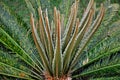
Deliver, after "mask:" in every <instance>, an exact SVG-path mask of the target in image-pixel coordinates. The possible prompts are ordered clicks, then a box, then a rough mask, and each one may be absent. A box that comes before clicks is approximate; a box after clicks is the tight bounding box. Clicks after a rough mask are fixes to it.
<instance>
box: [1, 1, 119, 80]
mask: <svg viewBox="0 0 120 80" xmlns="http://www.w3.org/2000/svg"><path fill="white" fill-rule="evenodd" d="M25 1H26V3H27V6H28V8H29V9H30V10H31V14H30V28H29V27H26V25H24V22H23V21H22V20H19V19H18V18H17V16H14V15H13V13H12V12H11V11H10V10H9V9H8V7H7V6H6V5H5V4H4V3H3V2H0V22H1V23H0V24H1V25H0V44H2V45H3V46H4V48H5V49H7V51H5V50H4V49H1V50H0V74H1V75H2V76H3V78H4V79H7V78H10V79H12V80H14V79H17V78H19V79H20V80H74V79H75V80H88V79H92V78H96V75H98V74H100V75H101V76H102V77H103V76H106V74H107V73H106V72H107V71H108V73H109V74H108V75H115V74H117V73H119V72H116V71H113V73H114V74H110V71H111V69H112V68H113V69H114V70H119V69H120V68H119V67H120V65H119V64H112V63H111V64H112V65H108V66H106V64H104V63H103V59H105V61H110V60H111V59H112V58H113V57H109V58H108V54H111V55H112V53H114V52H117V51H119V50H120V47H119V46H120V45H119V44H118V43H119V42H117V41H118V39H116V40H115V39H114V41H116V44H118V46H117V45H116V47H114V48H113V49H111V48H110V49H111V50H110V51H108V52H107V51H106V50H107V49H104V48H101V47H99V46H103V45H104V44H103V42H104V43H107V41H108V39H109V41H112V38H110V37H107V38H105V39H103V40H101V41H100V42H98V44H95V46H94V47H93V49H91V50H87V51H88V53H89V54H94V56H92V57H93V59H89V58H88V57H87V58H86V59H85V60H83V59H82V58H84V55H83V54H84V53H85V51H84V50H85V49H86V46H87V45H88V43H89V42H90V40H91V38H92V37H93V35H94V34H95V32H96V31H97V30H98V28H99V26H100V24H101V22H102V19H103V16H104V13H105V8H104V6H103V4H101V7H100V9H99V10H97V12H96V9H95V5H94V0H90V1H89V3H88V6H87V7H86V9H85V10H84V13H83V17H82V18H81V19H79V18H78V16H77V13H79V11H78V8H79V5H78V4H79V0H76V1H75V2H74V3H73V5H72V6H71V8H70V13H69V15H68V19H67V20H66V21H65V17H64V15H63V14H61V13H60V11H59V10H57V8H56V7H55V8H54V12H53V13H54V14H53V16H52V17H53V18H52V19H53V20H52V19H50V20H49V18H48V16H50V15H48V12H47V9H46V10H45V12H44V13H43V11H42V9H41V7H38V9H37V13H36V11H35V9H34V8H33V7H32V4H31V3H30V1H29V0H25ZM35 13H36V14H38V15H37V16H35ZM116 30H117V29H116ZM116 34H118V33H116ZM116 34H112V35H111V36H114V37H115V36H116ZM117 36H118V35H117ZM108 43H109V42H108ZM111 44H112V43H111ZM105 46H106V45H105ZM96 48H97V49H98V50H100V51H101V52H99V53H100V54H101V55H100V54H97V51H96ZM102 50H103V51H102ZM108 50H109V49H108ZM95 53H96V54H95ZM102 53H104V54H102ZM96 55H97V56H96ZM117 55H118V56H119V54H117ZM81 57H82V58H81ZM90 57H91V56H90ZM116 57H117V56H116ZM106 59H109V60H106ZM89 60H90V61H89ZM115 62H120V60H119V58H116V61H115ZM106 63H107V62H106ZM100 67H101V68H100ZM97 68H98V69H97ZM94 69H95V70H94ZM91 70H92V71H91ZM102 73H105V74H102ZM119 74H120V73H119ZM100 75H98V77H101V76H100ZM4 76H6V77H7V78H5V77H4Z"/></svg>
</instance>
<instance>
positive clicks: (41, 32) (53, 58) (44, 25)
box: [31, 0, 105, 80]
mask: <svg viewBox="0 0 120 80" xmlns="http://www.w3.org/2000/svg"><path fill="white" fill-rule="evenodd" d="M78 4H79V1H75V3H73V5H72V6H71V11H70V14H69V16H68V20H67V23H66V24H65V20H64V17H63V15H61V14H60V11H59V10H57V9H56V8H54V18H53V19H54V20H53V21H50V22H51V24H50V22H49V19H48V13H47V11H46V13H45V15H44V16H43V13H42V10H41V8H40V7H39V8H38V13H39V20H38V21H37V20H34V17H33V14H31V26H32V36H33V39H34V42H35V45H36V48H37V50H38V52H39V55H40V59H41V66H40V68H41V69H40V73H41V74H43V75H44V78H45V80H71V79H72V77H71V74H72V73H73V72H74V71H75V70H76V69H77V68H76V66H77V63H78V61H79V58H80V54H81V53H82V51H83V50H84V48H85V47H86V45H87V43H88V42H89V41H90V39H91V37H92V36H93V34H94V33H95V32H96V30H97V29H98V27H99V25H100V23H101V21H102V19H103V16H104V11H105V9H104V7H103V4H101V8H100V11H99V12H98V15H97V16H96V18H95V15H94V14H95V9H94V0H90V1H89V4H88V6H87V8H86V9H85V11H84V14H83V17H82V19H81V21H80V20H79V18H77V13H78V7H79V6H78ZM63 28H65V29H63ZM61 35H62V36H61Z"/></svg>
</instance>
